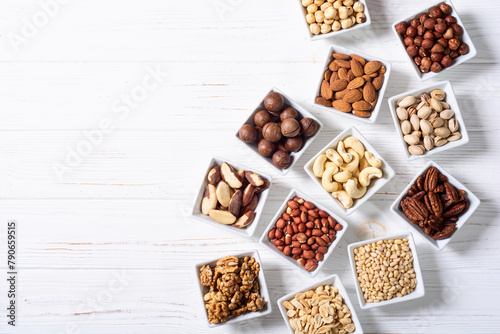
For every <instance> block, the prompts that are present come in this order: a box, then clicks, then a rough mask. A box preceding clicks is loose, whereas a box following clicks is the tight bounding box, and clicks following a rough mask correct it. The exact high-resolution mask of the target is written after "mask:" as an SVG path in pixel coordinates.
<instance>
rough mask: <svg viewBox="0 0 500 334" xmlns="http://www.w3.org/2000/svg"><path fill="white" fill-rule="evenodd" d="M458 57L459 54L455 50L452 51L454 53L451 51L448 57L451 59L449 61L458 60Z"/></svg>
mask: <svg viewBox="0 0 500 334" xmlns="http://www.w3.org/2000/svg"><path fill="white" fill-rule="evenodd" d="M458 56H460V53H458V51H457V50H454V51H451V52H450V57H451V59H455V58H458Z"/></svg>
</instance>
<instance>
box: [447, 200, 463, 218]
mask: <svg viewBox="0 0 500 334" xmlns="http://www.w3.org/2000/svg"><path fill="white" fill-rule="evenodd" d="M468 206H469V202H460V203H457V204H455V205H453V206H451V207H450V208H449V209H447V210H446V211H445V212H444V213H443V218H449V217H453V216H458V215H459V214H460V213H462V212H463V211H464V210H465V209H467V207H468Z"/></svg>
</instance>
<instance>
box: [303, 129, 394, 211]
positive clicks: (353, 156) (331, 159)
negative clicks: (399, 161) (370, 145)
mask: <svg viewBox="0 0 500 334" xmlns="http://www.w3.org/2000/svg"><path fill="white" fill-rule="evenodd" d="M381 166H382V160H380V159H378V158H376V157H375V156H374V155H373V154H372V153H370V152H368V151H366V150H365V146H364V145H363V143H362V142H361V141H360V140H359V139H358V138H356V137H352V136H351V137H347V138H346V139H344V140H340V141H339V142H338V144H337V147H336V148H330V149H328V150H326V152H325V153H324V154H320V155H319V156H318V157H317V158H316V160H315V161H314V164H313V167H312V169H313V173H314V176H316V177H317V178H320V179H321V185H322V186H323V189H325V190H326V191H328V192H329V193H331V195H332V197H333V198H336V199H337V200H338V201H339V202H340V203H341V204H342V206H343V207H344V208H345V209H349V208H351V207H352V206H353V205H354V200H355V199H359V198H361V197H363V196H364V195H365V194H366V191H367V188H368V187H369V186H370V183H371V180H373V179H375V178H378V179H379V178H381V177H383V175H384V173H383V172H382V169H381V168H380V167H381Z"/></svg>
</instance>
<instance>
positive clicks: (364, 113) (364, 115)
mask: <svg viewBox="0 0 500 334" xmlns="http://www.w3.org/2000/svg"><path fill="white" fill-rule="evenodd" d="M352 113H353V114H354V116H358V117H362V118H368V117H371V116H372V112H371V111H366V110H353V111H352Z"/></svg>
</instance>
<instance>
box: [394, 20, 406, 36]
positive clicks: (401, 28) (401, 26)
mask: <svg viewBox="0 0 500 334" xmlns="http://www.w3.org/2000/svg"><path fill="white" fill-rule="evenodd" d="M406 29H408V25H407V24H406V22H399V23H398V24H396V32H397V33H398V34H400V35H404V33H405V32H406Z"/></svg>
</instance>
